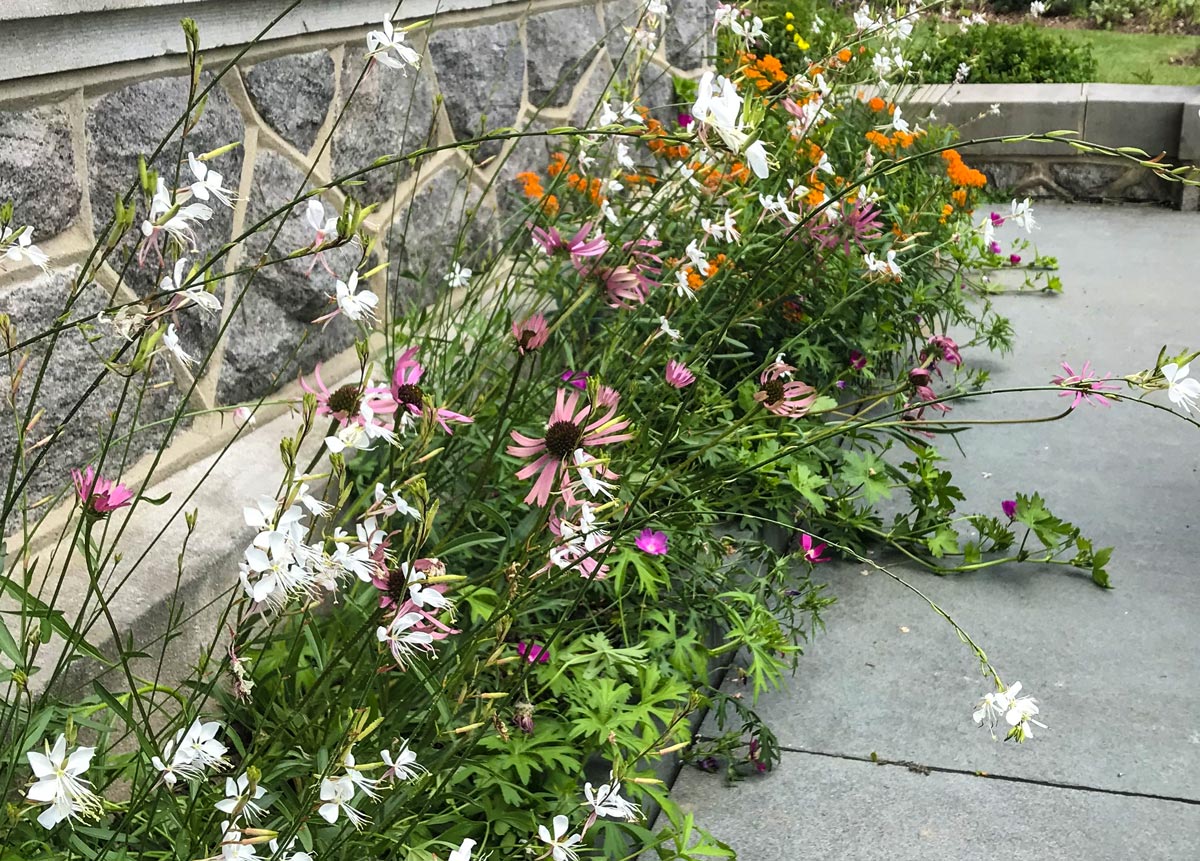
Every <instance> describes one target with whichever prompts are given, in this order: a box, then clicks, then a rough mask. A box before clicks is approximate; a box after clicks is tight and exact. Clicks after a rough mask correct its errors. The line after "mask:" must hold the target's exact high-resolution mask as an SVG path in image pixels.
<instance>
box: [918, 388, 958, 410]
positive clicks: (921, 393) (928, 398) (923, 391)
mask: <svg viewBox="0 0 1200 861" xmlns="http://www.w3.org/2000/svg"><path fill="white" fill-rule="evenodd" d="M914 391H915V392H916V393H917V397H918V398H920V399H921V400H922V401H924V402H925V403H927V404H928V405H929V406H931V407H933V408H934V409H935V410H937V411H938V412H939V413H948V412H950V407H949V406H948V405H947V404H942V403H933V402H934V401H937V399H938V396H937V392H935V391H934V390H933V389H931V388H930V387H929V386H914ZM925 403H923V404H921V409H922V410H924V408H925Z"/></svg>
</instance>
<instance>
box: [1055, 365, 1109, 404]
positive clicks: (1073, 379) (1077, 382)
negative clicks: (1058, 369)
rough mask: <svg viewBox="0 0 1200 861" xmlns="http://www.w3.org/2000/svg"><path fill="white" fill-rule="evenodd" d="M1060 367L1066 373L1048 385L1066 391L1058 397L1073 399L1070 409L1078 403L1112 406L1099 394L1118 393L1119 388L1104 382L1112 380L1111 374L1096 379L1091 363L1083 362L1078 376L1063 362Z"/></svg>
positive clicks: (1059, 375) (1056, 377) (1057, 376)
mask: <svg viewBox="0 0 1200 861" xmlns="http://www.w3.org/2000/svg"><path fill="white" fill-rule="evenodd" d="M1062 366H1063V370H1064V371H1066V372H1067V373H1066V375H1065V376H1064V375H1062V374H1058V375H1056V376H1055V377H1054V378H1053V379H1052V380H1050V383H1051V385H1055V386H1061V387H1062V388H1064V389H1067V391H1065V392H1062V393H1060V395H1059V397H1063V398H1070V397H1072V396H1073V397H1074V400H1072V401H1071V409H1075V408H1076V407H1077V406H1079V403H1080V401H1087V402H1088V403H1093V404H1100V405H1101V406H1105V407H1107V406H1112V404H1110V403H1109V400H1108V398H1106V397H1105V396H1104V395H1103V394H1101V393H1102V392H1116V391H1120V389H1121V387H1120V386H1117V385H1115V384H1112V383H1106V382H1104V381H1105V380H1110V379H1112V374H1105V375H1104V376H1103V377H1096V376H1095V373H1094V372H1093V371H1092V363H1091V362H1084V363H1083V370H1081V371H1080V372H1079V373H1078V374H1077V373H1075V371H1074V370H1073V369H1072V368H1071V366H1070V365H1068V364H1067V363H1066V362H1063V363H1062Z"/></svg>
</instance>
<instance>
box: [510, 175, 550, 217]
mask: <svg viewBox="0 0 1200 861" xmlns="http://www.w3.org/2000/svg"><path fill="white" fill-rule="evenodd" d="M516 179H517V182H519V183H521V193H522V194H524V195H525V196H526V197H527V198H529V199H530V200H540V201H541V202H542V211H543V212H544V213H546V214H547V215H548V216H550V217H551V218H553V217H554V216H556V215H558V198H557V197H555V196H554V195H553V194H546V189H544V188H542V179H541V177H539V176H538V175H537V174H536V173H534V172H533V171H530V170H526V171H522V172H521V173H518V174H517V176H516Z"/></svg>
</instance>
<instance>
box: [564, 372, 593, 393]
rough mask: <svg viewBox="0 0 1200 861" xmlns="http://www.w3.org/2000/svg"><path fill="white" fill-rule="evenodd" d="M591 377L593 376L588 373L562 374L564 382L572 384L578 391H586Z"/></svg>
mask: <svg viewBox="0 0 1200 861" xmlns="http://www.w3.org/2000/svg"><path fill="white" fill-rule="evenodd" d="M590 376H591V374H589V373H588V372H587V371H563V372H562V380H563V382H565V383H570V384H571V385H572V386H574V387H575V388H577V389H586V388H587V381H588V377H590Z"/></svg>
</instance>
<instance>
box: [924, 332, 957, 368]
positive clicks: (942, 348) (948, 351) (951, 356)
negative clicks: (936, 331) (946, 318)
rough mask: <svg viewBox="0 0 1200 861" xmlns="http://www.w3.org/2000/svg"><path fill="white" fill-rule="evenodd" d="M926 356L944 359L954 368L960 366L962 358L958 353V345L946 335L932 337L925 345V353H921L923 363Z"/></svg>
mask: <svg viewBox="0 0 1200 861" xmlns="http://www.w3.org/2000/svg"><path fill="white" fill-rule="evenodd" d="M928 356H933V357H934V358H935V359H944V360H946V361H947V362H949V363H950V364H951V365H954V366H955V367H959V366H960V365H962V356H961V355H960V354H959V352H958V344H956V343H955V342H954V339H953V338H951V337H950V336H948V335H934V336H933V337H931V338H930V339H929V341H928V342H927V343H926V346H925V351H924V352H923V353H921V359H922V361H924V360H925V359H926V358H927V357H928Z"/></svg>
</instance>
